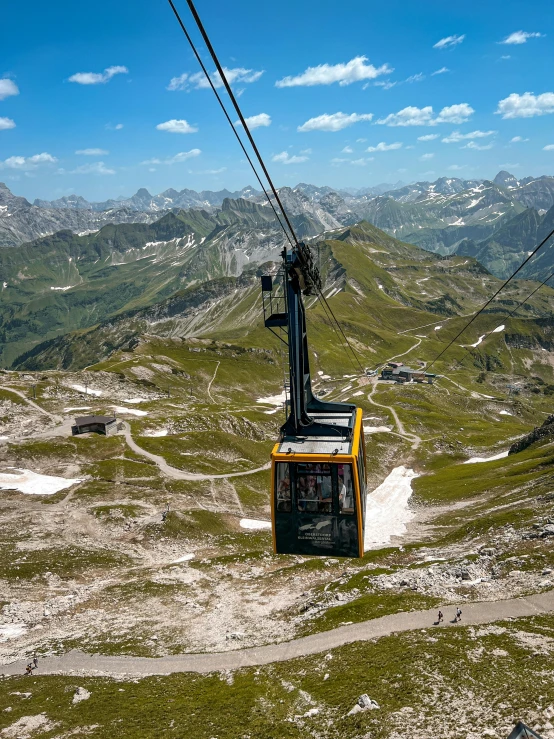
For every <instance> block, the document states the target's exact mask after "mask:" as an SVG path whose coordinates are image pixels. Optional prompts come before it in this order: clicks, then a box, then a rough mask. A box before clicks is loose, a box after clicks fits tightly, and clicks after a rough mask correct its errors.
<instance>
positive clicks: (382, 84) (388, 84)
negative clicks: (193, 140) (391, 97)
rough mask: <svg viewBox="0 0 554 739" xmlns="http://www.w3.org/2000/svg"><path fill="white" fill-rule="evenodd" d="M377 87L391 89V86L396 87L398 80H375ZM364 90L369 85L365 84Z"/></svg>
mask: <svg viewBox="0 0 554 739" xmlns="http://www.w3.org/2000/svg"><path fill="white" fill-rule="evenodd" d="M374 84H375V87H382V88H383V90H390V89H391V87H395V86H396V85H397V84H398V83H397V82H391V81H390V80H386V81H385V82H382V81H379V82H375V83H374ZM362 89H363V90H365V89H367V85H364V86H363V88H362Z"/></svg>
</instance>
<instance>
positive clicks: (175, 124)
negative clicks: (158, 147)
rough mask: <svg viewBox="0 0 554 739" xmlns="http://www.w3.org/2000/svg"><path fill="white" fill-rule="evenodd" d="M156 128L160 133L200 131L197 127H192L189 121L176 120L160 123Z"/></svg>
mask: <svg viewBox="0 0 554 739" xmlns="http://www.w3.org/2000/svg"><path fill="white" fill-rule="evenodd" d="M156 128H157V129H158V131H167V132H168V133H196V132H197V131H198V129H197V128H196V127H195V126H191V125H190V123H187V121H185V120H176V119H175V118H172V120H170V121H166V122H165V123H158V125H157V126H156Z"/></svg>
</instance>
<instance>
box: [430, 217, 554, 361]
mask: <svg viewBox="0 0 554 739" xmlns="http://www.w3.org/2000/svg"><path fill="white" fill-rule="evenodd" d="M553 235H554V229H552V231H551V232H550V233H549V234H548V236H546V238H544V239H543V240H542V241H541V243H540V244H539V245H538V246H537V247H536V248H535V249H533V251H532V252H531V253H530V254H529V256H528V257H527V258H526V259H524V260H523V262H522V263H521V264H520V265H519V267H518V268H517V269H516V270H515V272H512V274H511V275H510V277H508V279H507V280H506V281H505V282H503V283H502V285H500V287H499V288H498V290H497V291H496V292H495V293H494V295H493V296H492V297H491V298H489V300H487V302H486V303H485V305H483V306H482V307H481V308H480V309H479V310H478V311H477V313H476V314H475V315H474V316H473V318H472V319H471V320H469V321H468V322H467V323H466V324H465V326H464V327H463V328H462V330H461V331H459V332H458V333H457V334H456V336H455V337H454V338H453V339H452V341H450V342H449V343H448V344H447V345H446V347H445V348H444V349H443V350H442V352H441V353H440V354H438V355H437V356H436V357H435V359H433V361H432V362H431V364H429V365H427V368H426V369H430V368H431V367H432V366H433V365H434V364H435V362H436V361H437V360H439V359H440V358H441V357H442V355H443V354H444V353H445V352H446V351H448V349H450V347H451V346H452V344H453V343H454V342H455V341H456V340H457V339H458V338H459V337H460V336H461V335H462V334H463V333H464V331H465V330H466V329H467V328H469V327H470V326H471V324H472V323H473V322H474V321H475V320H476V319H477V318H478V317H479V316H480V315H481V313H482V312H483V311H484V310H485V308H487V307H488V306H489V305H490V304H491V303H492V302H493V300H494V299H495V298H496V296H497V295H498V294H499V293H500V292H502V290H504V288H505V287H506V286H507V285H508V284H509V283H510V282H511V281H512V280H513V279H514V277H515V276H516V275H517V274H518V272H520V271H521V270H522V269H523V267H525V265H526V264H527V263H528V262H529V261H530V260H531V259H533V257H534V256H535V254H537V252H538V251H539V250H540V249H542V247H543V246H544V245H545V244H546V242H547V241H548V240H549V239H550V237H551V236H553ZM526 299H528V298H526ZM524 302H525V301H524Z"/></svg>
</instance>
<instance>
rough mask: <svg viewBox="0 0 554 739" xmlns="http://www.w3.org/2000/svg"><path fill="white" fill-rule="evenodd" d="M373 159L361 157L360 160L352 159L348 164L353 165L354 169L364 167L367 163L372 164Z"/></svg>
mask: <svg viewBox="0 0 554 739" xmlns="http://www.w3.org/2000/svg"><path fill="white" fill-rule="evenodd" d="M372 161H373V157H366V158H365V159H364V158H363V157H362V158H361V159H352V161H351V162H350V164H353V165H354V167H365V166H366V164H368V162H372Z"/></svg>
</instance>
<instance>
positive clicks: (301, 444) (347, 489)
mask: <svg viewBox="0 0 554 739" xmlns="http://www.w3.org/2000/svg"><path fill="white" fill-rule="evenodd" d="M282 256H283V266H282V268H281V270H280V271H279V273H278V276H277V279H276V280H273V278H272V277H271V276H269V275H265V276H263V277H262V297H263V305H264V322H265V325H266V327H267V328H269V329H270V330H272V331H273V333H275V334H276V335H277V336H278V338H280V339H281V340H283V341H285V343H286V344H287V346H288V363H289V373H290V398H289V400H288V402H287V410H288V417H287V420H286V422H285V423H284V424H283V426H282V427H281V430H280V437H279V441H278V442H277V444H275V446H274V448H273V451H272V453H271V519H272V529H273V547H274V551H275V552H276V553H278V554H309V555H324V556H329V555H333V556H345V557H362V556H363V554H364V524H365V503H366V473H365V469H366V460H365V443H364V432H363V424H362V410H361V408H357V407H356V406H355V405H351V404H348V403H330V402H324V401H322V400H319V399H318V398H316V397H315V396H314V395H313V393H312V387H311V378H310V366H309V356H308V341H307V333H306V316H305V309H304V304H303V301H302V295H312V294H314V292H320V291H321V278H320V275H319V271H318V270H317V268H316V267H315V265H314V263H313V260H312V255H311V252H310V249H309V247H307V246H306V245H305V244H303V243H301V242H299V243H297V244H296V245H295V246H294V247H293V249H292V250H287V249H285V250H284V251H283V254H282ZM276 328H278V329H279V330H280V333H281V335H279V333H277V331H275V330H274V329H276ZM283 335H284V337H285V338H283Z"/></svg>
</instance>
